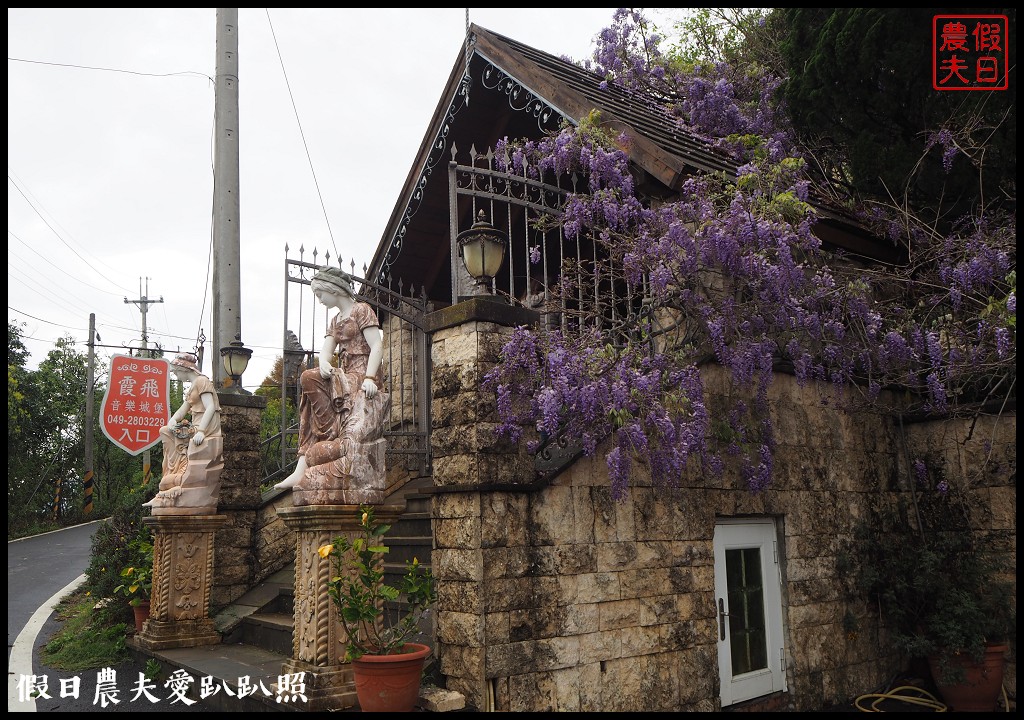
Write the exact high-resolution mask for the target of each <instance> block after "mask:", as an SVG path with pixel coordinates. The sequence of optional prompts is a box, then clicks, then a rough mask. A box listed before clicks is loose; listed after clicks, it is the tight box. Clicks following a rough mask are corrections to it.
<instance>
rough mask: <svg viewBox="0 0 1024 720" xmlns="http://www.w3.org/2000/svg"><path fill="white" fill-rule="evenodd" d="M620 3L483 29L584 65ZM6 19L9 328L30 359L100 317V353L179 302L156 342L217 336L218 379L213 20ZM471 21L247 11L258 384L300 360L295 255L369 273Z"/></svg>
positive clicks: (89, 14)
mask: <svg viewBox="0 0 1024 720" xmlns="http://www.w3.org/2000/svg"><path fill="white" fill-rule="evenodd" d="M613 12H614V9H613V8H582V9H571V10H570V9H552V8H543V9H495V8H470V9H469V19H470V22H474V23H476V24H478V25H481V26H483V27H485V28H488V29H489V30H493V31H494V32H497V33H500V34H502V35H507V36H509V37H512V38H514V39H516V40H519V41H521V42H524V43H526V44H527V45H531V46H533V47H536V48H538V49H541V50H545V51H547V52H550V53H552V54H554V55H558V56H561V55H568V56H570V57H572V58H573V59H575V60H583V59H587V58H589V57H590V55H591V52H592V50H593V40H594V37H595V36H596V35H597V33H599V32H600V31H601V29H603V28H605V27H607V26H609V25H610V24H611V20H612V14H613ZM7 20H8V23H7V55H8V62H7V81H8V84H7V177H8V181H7V242H8V250H7V279H8V291H7V319H8V322H15V323H19V324H20V323H24V327H23V331H24V335H25V344H26V346H27V347H28V349H29V351H30V352H31V354H32V357H31V360H30V367H33V368H34V367H35V366H36V365H37V364H38V363H39V362H40V361H41V360H42V359H43V358H45V356H46V353H47V352H48V351H49V350H50V349H52V347H53V343H54V341H55V340H56V339H57V338H59V337H62V336H65V335H70V336H72V337H73V338H75V339H76V340H77V341H78V343H79V345H78V348H79V350H81V351H82V352H85V351H86V345H85V343H86V342H87V340H88V325H89V314H90V313H95V314H96V323H97V331H98V332H99V334H100V337H101V342H102V343H103V344H106V345H115V346H128V345H137V344H138V343H139V339H140V335H141V328H142V314H141V311H140V307H139V304H138V303H136V302H128V303H126V302H125V299H128V300H129V301H136V300H139V299H140V298H141V297H142V296H143V295H145V296H147V297H148V298H149V299H150V300H159V299H161V298H162V300H163V302H162V303H153V304H150V305H148V313H147V317H146V323H147V326H148V329H149V337H150V340H151V342H157V343H160V345H161V346H163V347H164V348H165V349H167V350H169V351H175V350H178V349H181V350H191V349H192V348H193V346H194V345H195V342H196V337H197V335H198V333H199V330H200V329H202V330H203V332H204V333H205V335H206V337H207V343H206V352H207V359H208V360H207V363H206V365H205V368H204V369H205V370H206V372H207V373H208V374H209V373H210V370H209V367H210V365H209V361H210V360H214V359H215V360H216V361H219V359H220V358H219V353H218V348H217V347H214V345H215V344H216V343H215V340H214V339H213V331H212V322H211V307H212V295H211V292H210V280H209V278H208V275H207V267H208V258H209V252H210V239H211V214H212V203H213V162H212V157H213V145H212V133H213V124H214V84H213V81H212V77H213V76H214V74H215V71H214V68H215V61H216V58H215V32H216V10H215V9H212V8H198V9H197V8H177V9H152V8H128V9H123V10H116V9H81V10H79V9H68V8H60V9H52V8H51V9H46V8H41V9H25V8H8V10H7ZM465 26H466V9H465V8H434V9H421V10H414V9H407V8H385V9H381V10H371V9H365V8H356V9H353V10H344V9H340V10H339V9H328V10H314V9H290V10H285V9H271V10H270V11H269V12H268V11H267V10H264V9H256V8H242V9H240V10H239V21H238V37H239V53H238V55H239V98H240V99H239V102H240V110H239V142H240V163H239V164H240V197H241V219H240V222H241V275H242V287H241V303H242V305H241V308H242V340H243V342H244V343H245V345H246V347H249V348H253V349H254V351H255V352H254V354H253V359H252V362H251V364H250V370H248V371H247V372H246V373H245V376H244V384H245V386H246V387H247V388H248V389H250V390H252V389H255V387H257V386H258V385H259V383H260V381H261V380H262V379H263V378H264V377H265V376H266V375H267V373H268V372H269V371H270V369H271V367H272V366H273V363H274V360H275V359H276V358H277V357H278V355H280V353H281V350H280V338H281V335H282V324H283V307H282V302H283V282H282V278H283V261H284V247H285V244H286V243H287V244H288V245H290V246H291V247H292V248H293V249H294V248H297V247H298V246H299V245H305V247H306V249H307V251H309V250H310V249H312V248H313V247H317V248H320V250H321V251H325V250H330V252H331V256H332V257H334V256H336V254H337V253H340V255H341V256H342V257H343V258H345V259H346V263H347V261H348V259H349V258H353V259H355V260H356V263H357V266H359V267H361V266H362V264H363V263H368V262H369V261H370V259H371V257H372V255H373V252H374V250H375V249H376V247H377V244H378V243H379V242H380V239H381V235H382V234H383V232H384V226H385V224H386V223H387V221H388V218H389V216H390V214H391V211H392V209H393V208H394V206H395V203H396V202H397V200H398V194H399V192H400V190H401V186H402V183H403V182H404V180H405V177H406V175H407V174H408V172H409V170H410V168H411V166H412V163H413V160H414V156H415V153H416V151H417V148H418V147H419V144H420V141H421V140H422V138H423V135H424V133H425V131H426V129H427V123H428V122H429V120H430V117H431V115H432V113H433V111H434V108H435V106H436V105H437V102H438V100H439V99H440V95H441V92H442V91H443V89H444V85H445V82H446V81H447V79H448V76H449V74H450V72H451V70H452V67H453V65H454V63H455V61H456V58H457V57H458V56H459V53H460V52H461V43H462V41H463V38H464V36H465ZM293 102H294V107H293ZM296 114H297V115H298V117H296ZM303 138H304V139H305V143H304V142H303ZM307 152H308V156H307ZM332 235H333V237H332ZM335 248H336V249H337V251H335ZM293 255H294V251H293ZM98 352H99V354H100V355H101V357H104V358H105V357H107V356H109V355H111V354H114V353H118V352H124V351H123V350H117V349H111V348H100V349H99V350H98Z"/></svg>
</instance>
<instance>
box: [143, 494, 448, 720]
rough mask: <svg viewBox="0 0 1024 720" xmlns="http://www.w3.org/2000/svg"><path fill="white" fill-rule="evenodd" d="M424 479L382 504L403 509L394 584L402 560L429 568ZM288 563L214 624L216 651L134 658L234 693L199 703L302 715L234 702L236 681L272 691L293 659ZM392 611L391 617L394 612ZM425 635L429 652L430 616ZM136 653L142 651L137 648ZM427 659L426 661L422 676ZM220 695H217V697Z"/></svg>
mask: <svg viewBox="0 0 1024 720" xmlns="http://www.w3.org/2000/svg"><path fill="white" fill-rule="evenodd" d="M429 485H430V478H429V477H428V478H417V479H416V480H413V481H410V482H409V483H407V484H406V485H405V486H403V487H402V489H401V492H400V494H397V495H396V496H394V497H389V498H387V500H386V501H385V502H386V504H401V503H403V502H404V503H405V511H404V512H403V514H402V517H401V518H400V519H399V520H398V521H397V522H396V523H395V524H394V525H393V526H392V528H391V529H390V531H389V532H388V534H387V536H386V538H387V544H388V547H389V552H388V556H387V562H386V563H385V582H386V583H388V584H391V585H394V584H395V583H397V582H398V579H399V577H401V575H403V574H404V573H405V565H406V562H408V561H411V560H412V559H413V558H414V557H415V558H418V559H419V562H420V563H421V564H423V565H427V566H428V567H429V565H430V554H431V548H432V546H433V534H432V530H431V523H430V496H429V495H428V494H425V493H422V492H420V491H421V490H422V489H424V488H426V487H429ZM294 585H295V568H294V564H292V565H289V566H288V567H286V568H284V569H282V570H281V571H279V572H277V573H275V574H274V575H272V576H271V577H269V578H268V579H267V580H266V581H264V582H263V583H261V584H260V585H258V586H256V587H254V588H252V589H251V590H250V591H249V592H247V593H246V594H244V595H243V596H242V597H240V598H239V599H238V600H236V601H235V602H234V603H232V604H231V605H230V606H229V607H227V608H225V609H223V610H221V611H220V612H219V613H218V614H217V616H216V617H215V618H214V623H215V626H216V628H217V631H218V632H220V633H221V635H222V642H221V643H220V644H219V645H211V646H206V647H197V648H178V649H172V650H161V651H152V652H149V653H148V654H146V656H145V657H142V656H141V655H140V660H145V659H148V657H150V656H151V657H154V658H156V659H157V660H158V661H160V662H161V663H162V664H163V665H164V669H165V672H164V673H162V674H161V677H163V676H164V675H169V674H170V672H173V671H174V670H176V669H178V668H181V669H183V670H185V672H187V673H189V674H190V675H191V676H192V677H194V678H196V684H197V685H198V684H199V678H201V677H206V676H212V677H213V678H215V681H216V682H217V683H218V684H222V685H224V686H226V687H230V688H231V690H232V691H233V692H234V693H235V695H233V696H232V695H231V694H230V693H218V694H216V695H213V696H210V697H207V698H204V699H203V701H202V702H203V703H204V705H207V706H210V707H211V709H215V710H222V711H225V712H241V711H251V712H268V711H269V712H287V711H294V710H299V709H301V708H300V707H296V706H294V705H289V704H287V703H279V702H277V700H276V698H275V697H267V696H266V695H265V693H263V692H262V691H260V692H256V693H253V694H251V695H248V696H247V697H245V698H240V697H238V695H239V693H238V689H239V686H240V684H241V683H240V678H243V677H246V676H248V678H249V683H251V684H252V685H255V686H257V687H259V685H260V683H261V682H262V683H263V685H264V686H265V687H266V688H273V686H274V685H275V684H276V683H277V680H278V676H279V675H280V674H281V672H282V666H283V664H284V662H285V661H287V660H288V659H289V658H290V657H291V655H292V627H293V617H294V608H295V606H294ZM397 610H398V608H397V607H391V608H390V609H389V611H390V612H397ZM421 630H422V632H423V635H422V636H421V637H419V638H417V639H418V640H420V641H424V642H426V643H427V644H428V645H430V646H431V647H434V646H435V642H434V622H433V614H429V615H428V616H427V617H426V618H424V619H423V621H422V622H421ZM135 652H136V653H137V654H138V653H140V652H141V651H138V650H136V651H135ZM430 664H431V659H430V658H428V672H429V670H430ZM222 696H223V697H222Z"/></svg>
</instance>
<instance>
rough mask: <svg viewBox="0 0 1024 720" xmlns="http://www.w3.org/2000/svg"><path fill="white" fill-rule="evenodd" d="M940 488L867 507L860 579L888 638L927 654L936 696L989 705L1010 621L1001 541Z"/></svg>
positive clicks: (956, 703)
mask: <svg viewBox="0 0 1024 720" xmlns="http://www.w3.org/2000/svg"><path fill="white" fill-rule="evenodd" d="M939 487H940V488H942V491H938V492H935V493H931V494H924V495H921V496H920V497H916V498H914V499H915V500H916V501H917V502H916V504H915V505H913V506H911V507H909V508H896V509H894V510H893V511H890V512H888V513H876V515H875V517H874V519H873V522H872V524H871V525H872V526H871V527H870V528H867V529H866V532H865V533H864V535H863V536H862V538H861V539H862V540H863V541H866V542H864V543H863V544H862V546H861V547H862V550H863V552H864V555H863V557H864V560H863V564H862V574H861V581H862V583H863V585H864V587H866V589H867V590H868V592H869V594H870V596H871V597H872V598H873V599H874V600H875V601H876V602H877V603H878V606H879V608H880V610H881V613H882V616H883V621H884V623H885V625H886V626H887V627H888V629H889V630H890V633H891V637H892V640H893V643H894V645H895V646H896V647H897V648H898V649H899V650H901V651H903V652H904V653H906V654H907V656H908V657H911V658H923V659H926V660H927V662H928V666H929V668H930V670H931V674H932V679H933V680H934V681H935V684H936V688H937V689H938V691H939V693H940V694H941V695H942V697H943V699H944V701H945V702H946V703H947V704H949V705H951V706H952V708H953V709H954V710H957V711H971V710H978V711H984V712H991V711H992V710H993V709H994V708H995V705H996V702H997V699H998V696H999V692H1000V690H1001V688H1002V678H1003V666H1004V663H1005V658H1004V655H1005V653H1006V651H1007V649H1008V642H1009V639H1010V638H1011V637H1014V635H1015V627H1016V615H1015V603H1014V600H1013V586H1012V583H1011V582H1010V578H1011V577H1012V574H1010V573H1009V572H1008V570H1009V568H1008V563H1007V561H1006V554H1005V551H1006V550H1007V549H1008V545H1006V544H1005V543H1006V542H1008V539H1004V538H1000V537H999V536H998V534H997V533H994V532H991V531H990V532H986V533H982V532H980V531H978V530H976V529H974V528H973V527H972V524H971V522H970V512H969V504H968V502H967V499H966V498H965V497H962V496H960V495H958V494H957V493H954V492H953V491H952V490H950V489H949V488H948V486H947V485H946V484H945V483H940V485H939ZM965 693H966V694H965Z"/></svg>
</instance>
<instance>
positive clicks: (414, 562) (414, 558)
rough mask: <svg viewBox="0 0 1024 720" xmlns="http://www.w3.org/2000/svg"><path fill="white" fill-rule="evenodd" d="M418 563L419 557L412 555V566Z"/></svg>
mask: <svg viewBox="0 0 1024 720" xmlns="http://www.w3.org/2000/svg"><path fill="white" fill-rule="evenodd" d="M419 564H420V559H419V558H418V557H416V556H415V555H414V556H413V558H412V566H413V567H416V566H417V565H419Z"/></svg>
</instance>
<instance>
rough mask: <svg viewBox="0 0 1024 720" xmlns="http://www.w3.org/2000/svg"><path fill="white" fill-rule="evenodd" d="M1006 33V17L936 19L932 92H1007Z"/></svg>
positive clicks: (978, 16)
mask: <svg viewBox="0 0 1024 720" xmlns="http://www.w3.org/2000/svg"><path fill="white" fill-rule="evenodd" d="M1009 32H1010V28H1009V21H1008V20H1007V17H1006V15H935V16H934V17H933V18H932V88H934V89H935V90H1006V89H1007V88H1008V87H1009V86H1010V73H1009V66H1008V53H1007V49H1008V48H1009V46H1010V37H1009Z"/></svg>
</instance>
